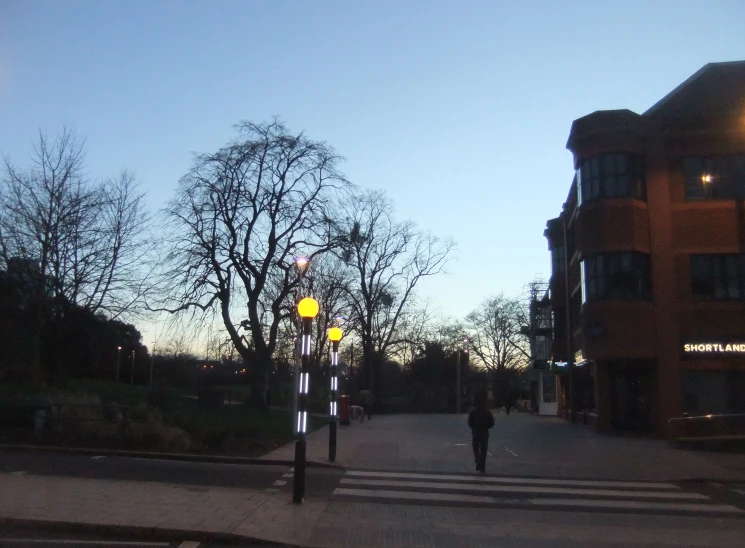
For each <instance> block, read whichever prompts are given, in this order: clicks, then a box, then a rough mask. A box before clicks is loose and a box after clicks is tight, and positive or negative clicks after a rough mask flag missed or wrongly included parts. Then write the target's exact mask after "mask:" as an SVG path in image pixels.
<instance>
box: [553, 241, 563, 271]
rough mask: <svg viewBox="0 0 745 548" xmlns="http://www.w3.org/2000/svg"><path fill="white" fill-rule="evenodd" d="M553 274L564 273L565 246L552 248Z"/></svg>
mask: <svg viewBox="0 0 745 548" xmlns="http://www.w3.org/2000/svg"><path fill="white" fill-rule="evenodd" d="M551 272H553V273H556V272H564V246H563V245H557V246H556V247H552V248H551Z"/></svg>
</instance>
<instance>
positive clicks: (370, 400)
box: [365, 390, 375, 420]
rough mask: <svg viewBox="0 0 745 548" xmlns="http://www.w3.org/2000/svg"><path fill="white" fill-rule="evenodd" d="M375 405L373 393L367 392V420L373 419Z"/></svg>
mask: <svg viewBox="0 0 745 548" xmlns="http://www.w3.org/2000/svg"><path fill="white" fill-rule="evenodd" d="M374 405H375V396H374V395H373V393H372V391H369V390H368V391H367V393H366V394H365V411H366V412H367V420H371V419H372V412H373V406H374Z"/></svg>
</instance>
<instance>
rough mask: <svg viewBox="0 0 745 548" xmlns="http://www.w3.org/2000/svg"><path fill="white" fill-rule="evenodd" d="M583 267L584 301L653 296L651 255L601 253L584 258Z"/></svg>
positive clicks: (628, 252)
mask: <svg viewBox="0 0 745 548" xmlns="http://www.w3.org/2000/svg"><path fill="white" fill-rule="evenodd" d="M581 266H582V302H587V301H592V300H602V299H623V300H625V299H650V298H651V297H652V291H651V282H650V275H649V255H647V254H645V253H637V252H632V251H626V252H622V253H601V254H597V255H592V256H590V257H587V258H585V259H584V260H583V261H582V264H581Z"/></svg>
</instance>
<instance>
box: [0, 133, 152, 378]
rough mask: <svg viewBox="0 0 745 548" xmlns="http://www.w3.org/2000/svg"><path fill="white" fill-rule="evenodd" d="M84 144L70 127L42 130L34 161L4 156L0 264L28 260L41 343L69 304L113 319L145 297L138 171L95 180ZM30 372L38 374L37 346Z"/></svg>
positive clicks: (143, 227)
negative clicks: (20, 162) (51, 134)
mask: <svg viewBox="0 0 745 548" xmlns="http://www.w3.org/2000/svg"><path fill="white" fill-rule="evenodd" d="M84 161H85V146H84V142H83V141H82V140H81V139H78V138H77V137H76V135H75V133H74V132H73V131H72V130H71V129H68V128H65V129H63V130H62V132H61V133H60V134H59V136H58V137H56V138H55V139H52V140H50V139H49V138H48V137H47V136H46V135H45V134H43V133H40V134H39V139H38V143H37V144H36V145H35V147H34V150H33V153H32V155H31V165H30V166H29V167H27V168H18V167H16V166H15V165H13V164H12V162H11V161H10V160H9V159H7V158H6V159H5V161H4V168H5V169H4V177H3V178H2V182H1V184H0V268H5V269H7V267H8V264H9V263H10V262H13V264H14V266H15V268H16V269H17V268H18V267H19V265H23V266H24V267H25V269H26V273H25V277H26V279H28V280H34V289H33V291H32V293H33V294H32V296H31V300H32V301H33V303H34V304H33V306H34V308H35V326H34V327H33V330H34V331H35V333H36V337H37V343H38V336H40V332H41V328H42V326H43V325H44V323H45V322H46V321H48V320H49V319H50V318H51V317H57V316H59V315H61V314H63V313H64V310H65V308H66V307H69V306H73V307H81V308H83V309H85V310H88V311H90V312H92V313H94V314H104V315H105V316H107V317H108V318H110V319H115V318H118V317H120V316H122V315H126V314H131V313H133V312H135V311H136V308H135V307H136V305H137V304H138V302H139V300H140V298H141V297H142V296H143V294H144V291H145V288H144V281H145V280H146V279H147V274H146V273H145V272H144V271H143V268H144V266H145V265H144V262H143V258H144V256H145V255H146V253H147V251H148V249H149V245H148V240H147V239H146V238H145V234H146V232H147V229H148V216H147V213H146V210H145V207H144V203H143V195H142V193H141V192H140V191H139V189H138V186H137V184H136V182H135V179H134V176H133V175H132V174H131V173H129V172H126V171H124V172H122V173H121V174H120V175H119V176H118V177H115V178H112V179H108V180H104V181H102V182H93V181H91V180H89V179H88V178H87V177H86V175H85V165H84ZM32 346H33V347H34V348H33V349H32V356H31V360H30V361H31V373H32V376H33V377H36V378H38V376H39V370H38V367H39V356H38V344H33V345H32Z"/></svg>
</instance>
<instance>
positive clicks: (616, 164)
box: [577, 154, 646, 204]
mask: <svg viewBox="0 0 745 548" xmlns="http://www.w3.org/2000/svg"><path fill="white" fill-rule="evenodd" d="M578 175H579V184H578V185H577V189H578V191H579V203H580V204H583V203H586V202H589V201H591V200H598V199H600V198H640V199H642V200H643V199H645V198H646V190H645V185H644V162H643V160H642V159H641V158H640V157H638V156H633V155H630V154H601V155H598V156H593V157H592V158H589V159H587V160H585V161H584V162H582V165H581V166H580V168H579V170H578Z"/></svg>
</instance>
